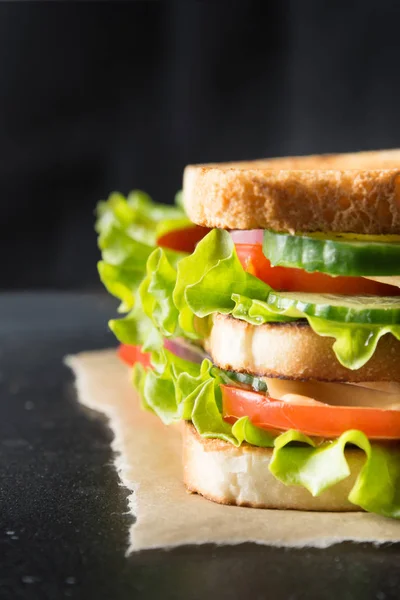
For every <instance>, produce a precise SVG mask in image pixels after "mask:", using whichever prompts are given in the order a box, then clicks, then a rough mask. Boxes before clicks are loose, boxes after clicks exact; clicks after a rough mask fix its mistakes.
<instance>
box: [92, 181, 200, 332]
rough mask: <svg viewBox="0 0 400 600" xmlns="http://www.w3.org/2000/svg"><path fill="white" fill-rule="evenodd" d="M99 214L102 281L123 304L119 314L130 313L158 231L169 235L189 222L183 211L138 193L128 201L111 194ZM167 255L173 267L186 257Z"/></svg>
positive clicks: (168, 251)
mask: <svg viewBox="0 0 400 600" xmlns="http://www.w3.org/2000/svg"><path fill="white" fill-rule="evenodd" d="M96 213H97V220H96V226H95V228H96V231H97V233H98V234H99V236H98V245H99V248H100V250H101V255H102V260H101V261H100V262H99V263H98V270H99V275H100V279H101V281H102V283H103V284H104V286H105V287H106V289H107V290H108V292H109V293H110V294H112V295H113V296H115V297H116V298H118V299H119V300H121V305H120V307H119V312H129V311H131V310H132V308H133V306H134V304H135V298H136V296H137V293H138V289H139V286H140V284H141V282H142V280H143V279H144V277H145V275H146V263H147V260H148V259H149V257H150V255H151V254H152V252H153V250H154V248H155V247H156V240H157V237H158V235H159V230H160V229H161V230H162V232H163V233H167V232H168V231H170V230H172V229H177V228H181V227H184V226H187V224H188V223H190V222H189V220H188V219H187V217H186V216H185V213H184V211H183V209H182V207H179V206H167V205H164V204H156V203H154V202H153V201H152V200H151V198H150V197H149V196H148V195H147V194H145V193H144V192H141V191H138V190H135V191H133V192H131V193H130V194H129V196H128V197H127V198H125V197H124V196H123V195H122V194H118V193H113V194H111V195H110V197H109V198H108V200H106V201H102V202H99V204H98V206H97V211H96ZM166 253H167V256H168V260H169V261H171V262H172V264H174V265H175V264H176V262H177V261H178V260H180V259H181V258H182V257H183V256H184V254H183V253H178V252H174V251H173V250H167V251H166ZM132 318H133V317H132V315H131V316H130V319H131V320H132Z"/></svg>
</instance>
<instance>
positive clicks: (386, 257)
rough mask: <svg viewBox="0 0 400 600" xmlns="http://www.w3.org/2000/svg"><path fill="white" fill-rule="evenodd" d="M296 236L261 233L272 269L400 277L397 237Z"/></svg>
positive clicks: (271, 232)
mask: <svg viewBox="0 0 400 600" xmlns="http://www.w3.org/2000/svg"><path fill="white" fill-rule="evenodd" d="M381 238H382V239H381V241H374V240H377V239H379V236H367V235H366V236H362V235H357V236H356V235H354V234H351V235H348V234H347V235H346V234H343V235H335V234H329V236H327V235H325V234H321V233H316V234H312V233H310V234H301V233H300V234H296V235H290V234H289V233H276V232H274V231H268V230H266V231H264V240H263V252H264V254H265V256H266V257H267V258H268V259H269V260H270V262H271V264H272V265H274V266H281V267H294V268H298V269H304V270H305V271H309V272H313V271H319V272H320V273H328V274H329V275H345V276H357V277H358V276H368V275H376V276H387V275H389V276H390V275H400V236H394V235H393V236H383V235H382V236H381Z"/></svg>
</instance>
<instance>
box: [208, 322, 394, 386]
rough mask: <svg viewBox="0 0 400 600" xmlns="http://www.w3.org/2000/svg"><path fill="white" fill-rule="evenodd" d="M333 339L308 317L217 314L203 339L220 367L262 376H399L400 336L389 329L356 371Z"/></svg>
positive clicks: (361, 379) (367, 378)
mask: <svg viewBox="0 0 400 600" xmlns="http://www.w3.org/2000/svg"><path fill="white" fill-rule="evenodd" d="M333 343H334V339H333V338H330V337H322V336H320V335H317V334H316V333H314V331H313V330H312V329H311V327H310V326H309V325H308V323H307V321H301V320H300V321H292V322H289V323H265V324H264V325H251V324H250V323H246V322H245V321H240V320H238V319H234V318H233V317H230V316H226V315H221V314H216V315H214V319H213V327H212V328H211V332H210V335H209V337H208V339H207V340H206V343H205V345H206V349H207V351H208V352H209V354H210V355H211V357H212V360H213V362H214V363H215V364H216V365H217V366H218V367H220V368H222V369H227V370H233V371H240V372H247V373H252V374H254V375H259V376H263V377H279V378H282V379H296V380H300V381H308V380H318V381H330V382H338V383H339V382H344V383H362V382H369V381H373V382H378V381H397V382H400V341H399V340H397V339H396V338H395V337H394V336H393V335H391V334H387V335H384V336H383V337H382V338H381V339H380V340H379V342H378V346H377V348H376V351H375V352H374V355H373V356H372V358H371V359H370V360H369V361H368V362H367V363H366V364H365V365H364V366H363V367H361V368H360V369H357V370H355V371H352V370H350V369H347V368H346V367H343V366H342V365H341V364H340V363H339V361H338V360H337V358H336V356H335V354H334V352H333V350H332V346H333Z"/></svg>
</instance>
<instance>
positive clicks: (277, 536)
mask: <svg viewBox="0 0 400 600" xmlns="http://www.w3.org/2000/svg"><path fill="white" fill-rule="evenodd" d="M66 363H67V364H68V365H69V366H70V367H71V368H72V370H73V372H74V373H75V377H76V388H77V391H78V397H79V401H80V402H81V403H82V404H84V405H85V406H87V407H89V408H92V409H95V410H97V411H100V412H102V413H104V414H105V415H107V417H108V418H109V422H110V427H111V429H112V430H113V432H114V441H113V444H112V447H113V450H114V452H115V453H116V458H115V466H116V469H117V471H118V473H119V476H120V479H121V481H122V483H123V484H124V485H125V486H126V487H127V488H128V489H129V490H131V492H132V494H131V495H130V496H129V508H130V510H131V512H132V514H133V515H134V516H135V517H136V522H135V523H134V525H132V527H131V530H130V546H129V551H130V552H132V551H137V550H142V549H148V548H160V547H164V548H168V547H172V546H179V545H182V544H205V543H216V544H240V543H242V542H256V543H257V544H267V545H271V546H287V547H303V546H315V547H319V548H325V547H327V546H330V545H332V544H335V543H338V542H341V541H344V540H353V541H356V542H365V541H371V542H374V543H375V544H380V543H383V542H395V541H400V522H399V521H394V520H393V519H385V518H383V517H379V516H376V515H372V514H367V513H362V512H359V513H316V512H300V511H274V510H261V509H254V508H241V507H237V506H222V505H219V504H215V503H213V502H210V501H208V500H206V499H204V498H202V497H201V496H198V495H195V494H194V495H193V494H189V493H188V492H187V491H186V490H185V488H184V486H183V483H182V466H181V439H180V433H179V428H178V427H177V426H172V427H171V426H170V427H166V426H165V425H163V424H162V423H161V422H160V421H159V419H158V418H157V417H155V416H154V415H152V414H151V413H147V412H144V411H142V410H141V409H140V407H139V401H138V399H137V397H136V394H135V391H134V389H133V388H132V385H131V383H130V370H129V369H128V368H127V367H125V366H124V365H123V364H121V363H120V362H119V360H118V359H117V358H116V356H115V351H111V350H103V351H100V352H87V353H82V354H78V355H75V356H69V357H67V359H66Z"/></svg>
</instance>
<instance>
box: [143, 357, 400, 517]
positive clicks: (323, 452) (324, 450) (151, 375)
mask: <svg viewBox="0 0 400 600" xmlns="http://www.w3.org/2000/svg"><path fill="white" fill-rule="evenodd" d="M153 362H154V365H155V368H154V369H153V370H152V369H148V370H147V371H144V369H143V368H142V367H135V371H134V372H135V375H134V381H135V385H136V387H137V389H138V391H139V394H141V396H142V402H143V405H144V406H145V407H146V408H148V409H150V410H152V411H153V412H155V413H156V414H157V415H158V417H160V418H161V419H162V421H163V422H164V423H166V424H170V423H173V422H176V421H179V420H181V419H184V420H190V421H192V423H193V425H194V426H195V428H196V430H197V431H198V433H199V434H200V435H202V436H203V437H207V438H218V439H221V440H224V441H225V442H228V443H231V444H233V445H234V446H236V447H238V446H240V445H241V444H243V443H247V444H250V445H253V446H259V447H263V448H273V453H272V458H271V461H270V464H269V470H270V472H271V473H272V475H273V476H274V477H276V478H277V479H278V480H279V481H281V482H282V483H283V484H285V485H297V486H302V487H304V488H306V489H307V490H308V491H309V492H310V493H311V494H312V495H313V496H318V495H320V494H321V493H322V492H324V491H325V490H327V489H329V488H331V487H333V486H335V485H336V484H337V483H339V482H340V481H342V480H344V479H345V478H347V477H349V476H350V469H349V465H348V463H347V460H346V456H345V449H346V447H347V446H348V445H349V444H350V445H352V446H356V447H357V448H359V449H360V450H361V451H362V452H363V453H364V454H365V461H364V464H363V465H362V467H361V468H360V471H359V473H358V474H357V477H356V481H355V483H354V485H353V487H352V489H351V491H350V494H349V497H348V499H349V501H350V502H352V503H353V504H355V505H356V506H359V507H361V508H363V509H364V510H366V511H369V512H373V513H376V514H380V515H383V516H386V517H393V518H400V449H399V448H397V447H393V446H391V445H388V446H385V445H384V444H378V443H373V442H370V441H369V440H368V438H367V437H366V435H365V434H364V433H362V432H361V431H357V430H350V431H346V432H345V433H343V434H342V435H341V436H340V437H339V438H338V439H337V440H335V441H325V442H323V443H321V444H319V445H317V444H316V442H315V441H314V440H313V439H312V438H310V437H308V436H306V435H304V434H303V433H301V432H298V431H294V430H291V431H286V432H285V433H282V434H280V435H276V434H274V433H272V432H270V431H266V430H263V429H260V428H258V427H256V426H255V425H253V424H252V423H251V421H250V419H249V418H248V417H242V418H241V419H239V420H238V421H236V423H235V424H234V425H230V424H229V423H226V422H225V421H224V419H223V417H222V399H221V390H220V384H221V382H222V378H221V377H220V375H219V369H216V368H215V367H213V366H212V364H211V362H210V361H208V360H204V361H203V363H202V364H201V365H198V364H194V363H189V362H188V361H185V360H183V359H181V358H178V357H176V356H175V355H174V354H171V353H170V352H168V351H166V350H161V351H160V352H158V353H154V354H153Z"/></svg>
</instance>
